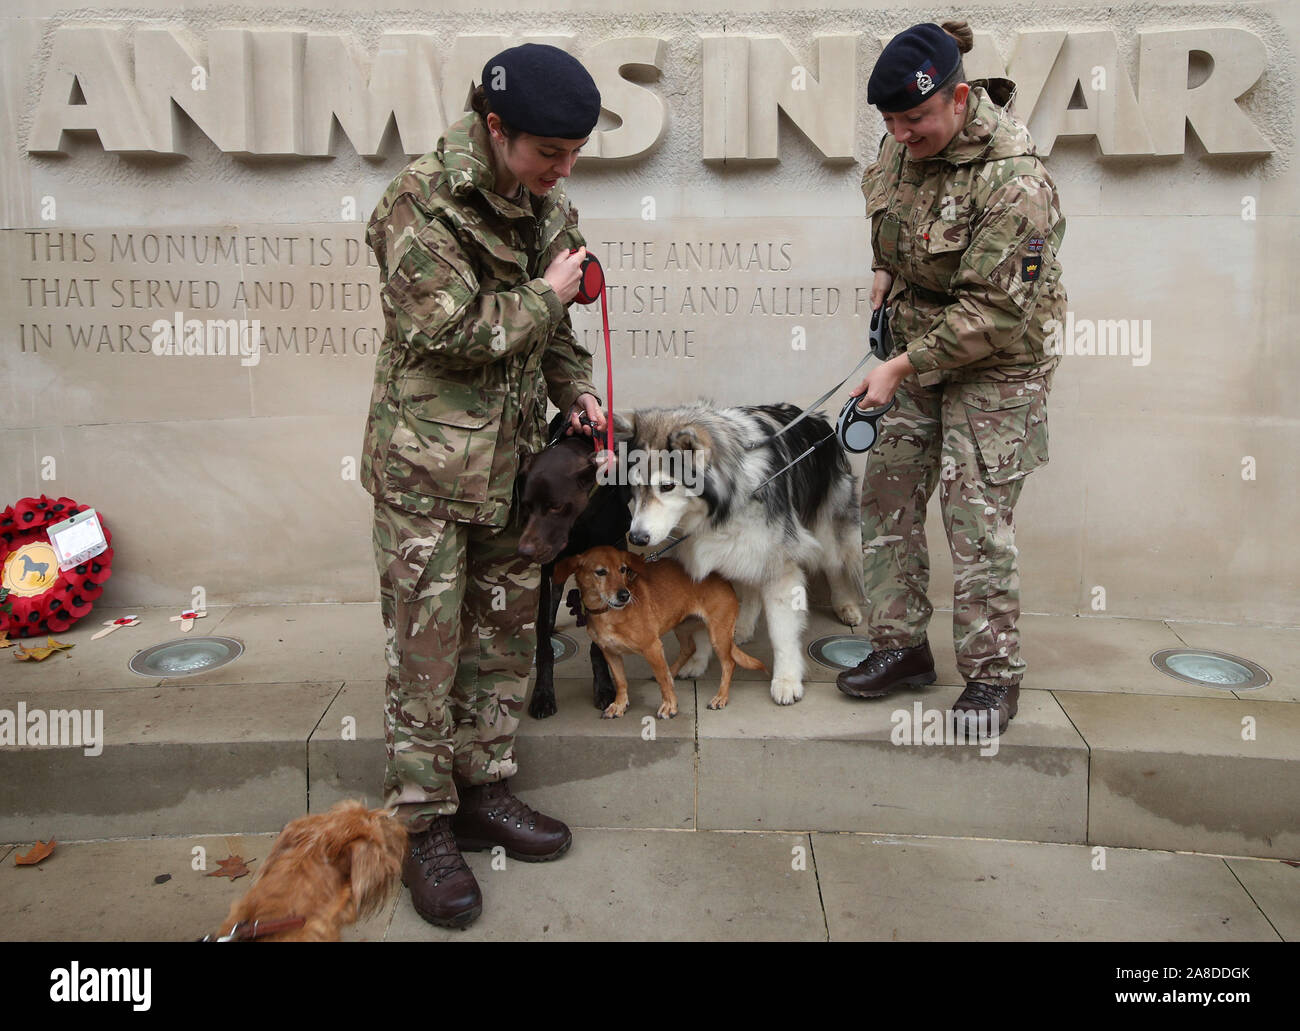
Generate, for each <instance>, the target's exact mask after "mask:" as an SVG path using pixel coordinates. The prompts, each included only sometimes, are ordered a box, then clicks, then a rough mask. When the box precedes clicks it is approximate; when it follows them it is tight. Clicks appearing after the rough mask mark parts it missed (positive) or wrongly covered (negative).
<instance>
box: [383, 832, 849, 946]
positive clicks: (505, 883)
mask: <svg viewBox="0 0 1300 1031" xmlns="http://www.w3.org/2000/svg"><path fill="white" fill-rule="evenodd" d="M807 846H808V838H807V836H805V835H787V834H699V833H693V832H690V831H623V830H582V831H575V833H574V839H573V847H572V848H571V849H570V850H569V851H568V853H566V854H565V855H564V856H562V857H561V858H560V859H558V860H555V861H553V862H550V863H520V862H516V861H514V860H509V859H507V860H505V869H504V870H494V869H493V868H492V856H491V854H490V853H487V852H483V853H474V854H471V855H470V857H469V864H470V868H471V869H472V870H473V871H474V876H475V877H476V878H477V879H478V882H479V886H480V888H481V889H482V891H483V915H482V916H481V917H480V918H479V919H478V920H477V921H475V923H474V924H472V925H471V926H470V927H468V928H466V929H465V930H463V931H450V930H443V929H440V928H437V927H434V926H432V925H431V924H428V923H425V921H424V920H422V919H421V918H420V916H419V914H417V913H416V912H415V909H414V908H413V907H412V905H411V901H410V897H409V894H407V895H404V896H403V897H402V898H400V899H399V900H398V903H397V908H396V911H395V912H394V914H393V920H392V923H391V924H390V925H389V927H388V933H387V940H388V941H522V940H542V941H580V940H592V939H594V940H598V941H643V940H647V941H680V940H709V941H719V940H726V941H824V940H825V938H826V925H825V922H824V920H823V918H822V907H821V902H820V899H819V897H818V893H817V875H816V872H815V871H814V870H813V865H812V862H811V857H808V856H807ZM796 847H798V848H802V849H803V850H804V863H805V867H806V868H805V869H803V870H795V869H793V868H792V864H793V863H794V862H795V854H794V853H793V851H792V850H793V849H795V848H796Z"/></svg>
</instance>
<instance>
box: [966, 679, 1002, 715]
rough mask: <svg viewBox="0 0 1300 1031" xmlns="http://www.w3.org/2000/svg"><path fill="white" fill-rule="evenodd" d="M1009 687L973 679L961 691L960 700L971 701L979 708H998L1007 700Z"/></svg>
mask: <svg viewBox="0 0 1300 1031" xmlns="http://www.w3.org/2000/svg"><path fill="white" fill-rule="evenodd" d="M1006 692H1007V689H1006V688H1005V687H998V686H996V685H994V684H981V683H979V682H978V681H971V682H970V683H969V684H967V685H966V690H965V691H963V692H962V693H961V698H960V699H959V701H963V702H971V703H973V705H974V707H975V708H977V709H997V708H999V707H1000V706H1001V705H1002V702H1003V701H1004V700H1005V697H1006Z"/></svg>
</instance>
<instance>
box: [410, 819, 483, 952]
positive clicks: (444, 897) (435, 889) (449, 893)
mask: <svg viewBox="0 0 1300 1031" xmlns="http://www.w3.org/2000/svg"><path fill="white" fill-rule="evenodd" d="M402 883H403V884H405V885H406V886H407V887H408V888H410V889H411V903H412V904H413V905H414V906H415V911H416V912H417V913H419V914H420V916H422V917H423V918H424V919H425V920H427V921H429V923H431V924H437V925H438V926H439V927H465V926H467V925H469V924H470V923H472V922H473V921H474V920H476V919H477V918H478V915H479V914H480V913H482V912H483V895H482V893H481V892H480V891H479V887H478V881H477V880H475V878H474V872H473V871H472V870H471V869H470V868H469V866H468V865H466V863H465V857H464V856H462V855H461V854H460V849H459V848H458V847H457V845H456V836H455V835H454V834H453V833H452V830H451V817H450V816H438V817H435V818H434V821H433V823H431V824H430V825H429V829H428V830H427V831H424V832H423V833H421V832H418V831H413V832H412V833H411V836H410V844H409V846H408V847H407V850H406V857H405V859H403V861H402Z"/></svg>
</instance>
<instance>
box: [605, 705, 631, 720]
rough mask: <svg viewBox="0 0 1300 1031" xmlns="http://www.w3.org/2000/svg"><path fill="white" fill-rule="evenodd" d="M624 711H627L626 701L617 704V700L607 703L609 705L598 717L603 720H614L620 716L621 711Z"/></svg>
mask: <svg viewBox="0 0 1300 1031" xmlns="http://www.w3.org/2000/svg"><path fill="white" fill-rule="evenodd" d="M625 712H627V703H626V702H624V703H623V704H622V705H619V704H618V702H611V703H610V704H609V707H608V708H606V709H605V711H604V712H602V713H601V714H600V718H601V719H605V720H616V719H618V718H619V717H620V716H622V715H623V713H625Z"/></svg>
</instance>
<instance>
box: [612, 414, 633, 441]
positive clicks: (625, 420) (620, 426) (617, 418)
mask: <svg viewBox="0 0 1300 1031" xmlns="http://www.w3.org/2000/svg"><path fill="white" fill-rule="evenodd" d="M607 418H608V416H607ZM635 436H636V412H632V413H631V414H630V415H624V414H623V413H622V412H615V413H614V439H615V440H631V439H632V438H633V437H635Z"/></svg>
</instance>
